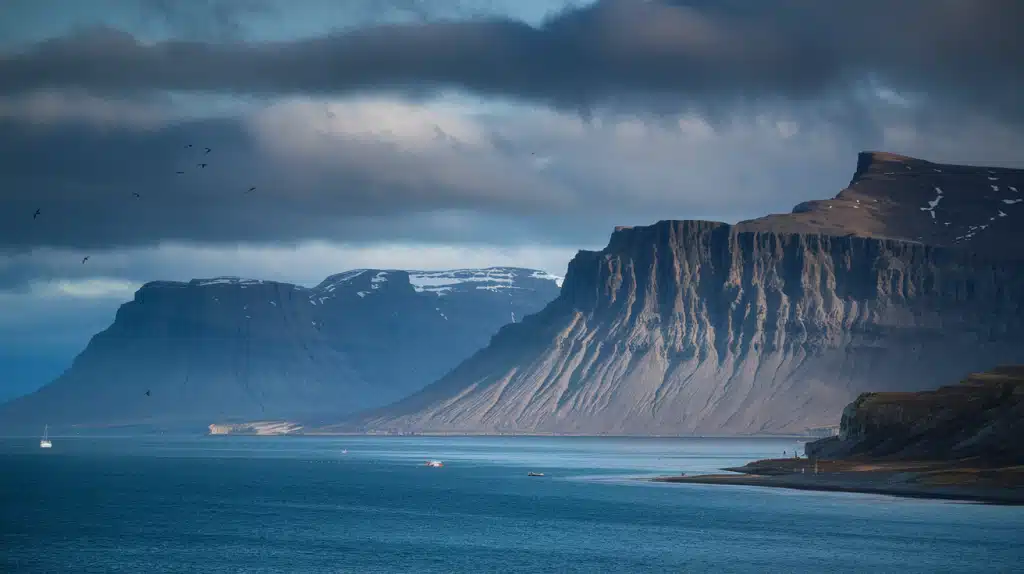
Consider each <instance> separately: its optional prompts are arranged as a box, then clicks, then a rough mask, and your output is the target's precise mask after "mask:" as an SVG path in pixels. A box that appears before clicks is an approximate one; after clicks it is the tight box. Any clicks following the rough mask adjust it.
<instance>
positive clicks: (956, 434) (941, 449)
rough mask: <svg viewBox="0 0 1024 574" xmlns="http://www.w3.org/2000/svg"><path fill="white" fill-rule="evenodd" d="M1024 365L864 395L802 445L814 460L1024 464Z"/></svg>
mask: <svg viewBox="0 0 1024 574" xmlns="http://www.w3.org/2000/svg"><path fill="white" fill-rule="evenodd" d="M1021 436H1024V366H1006V367H1000V368H997V369H994V370H992V371H989V372H984V373H977V374H972V375H970V376H969V377H967V378H966V379H965V380H964V381H963V382H961V383H960V384H959V385H954V386H948V387H942V388H940V389H938V390H935V391H926V392H920V393H864V394H862V395H861V396H860V397H858V398H857V400H855V401H854V402H852V403H850V405H849V406H847V407H846V409H844V410H843V417H842V423H841V426H840V435H839V436H838V437H830V438H826V439H822V440H818V441H815V442H811V443H808V444H807V447H806V452H807V455H808V456H810V457H814V458H849V457H870V458H873V459H881V460H952V459H963V458H972V457H979V459H980V460H982V461H984V462H986V463H990V464H997V465H999V464H1024V442H1022V441H1021V440H1020V438H1021Z"/></svg>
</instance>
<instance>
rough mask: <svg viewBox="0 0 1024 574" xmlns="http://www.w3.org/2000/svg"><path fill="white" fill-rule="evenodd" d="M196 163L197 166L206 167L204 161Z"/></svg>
mask: <svg viewBox="0 0 1024 574" xmlns="http://www.w3.org/2000/svg"><path fill="white" fill-rule="evenodd" d="M196 165H198V166H199V167H206V164H205V163H197V164H196Z"/></svg>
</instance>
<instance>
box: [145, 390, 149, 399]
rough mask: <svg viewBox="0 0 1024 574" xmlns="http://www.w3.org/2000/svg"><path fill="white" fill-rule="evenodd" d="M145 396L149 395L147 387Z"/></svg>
mask: <svg viewBox="0 0 1024 574" xmlns="http://www.w3.org/2000/svg"><path fill="white" fill-rule="evenodd" d="M146 396H147V397H148V396H149V390H148V389H147V390H146Z"/></svg>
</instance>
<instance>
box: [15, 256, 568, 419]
mask: <svg viewBox="0 0 1024 574" xmlns="http://www.w3.org/2000/svg"><path fill="white" fill-rule="evenodd" d="M561 281H562V280H561V278H560V277H557V276H554V275H551V274H549V273H545V272H543V271H537V270H533V269H522V268H512V267H494V268H487V269H460V270H452V271H402V270H387V269H359V270H353V271H347V272H345V273H339V274H336V275H331V276H330V277H328V278H327V279H325V280H324V281H323V282H321V283H320V284H319V285H317V286H316V287H313V288H305V287H300V286H296V285H291V284H287V283H280V282H275V281H265V280H259V279H243V278H237V277H215V278H210V279H194V280H192V281H188V282H176V281H153V282H149V283H146V284H145V285H143V286H142V287H141V288H140V289H139V290H138V291H137V292H136V294H135V297H134V299H133V300H132V301H130V302H128V303H125V304H124V305H122V306H121V307H120V309H119V310H118V312H117V315H116V317H115V319H114V322H113V324H112V325H111V326H110V327H108V328H107V329H106V330H104V331H103V332H101V333H99V334H97V335H96V336H94V337H93V338H92V340H91V341H90V342H89V344H88V346H87V347H86V349H85V350H84V351H83V352H82V353H81V354H80V355H79V356H78V357H76V359H75V361H74V363H73V365H72V366H71V368H70V369H68V370H67V371H66V372H65V373H64V374H63V375H62V376H60V377H58V378H57V379H56V380H55V381H53V382H52V383H50V384H48V385H46V386H44V387H43V388H42V389H40V390H38V391H37V392H35V393H32V394H30V395H28V396H25V397H21V398H19V399H15V400H14V401H11V402H9V403H7V404H4V405H0V428H24V427H25V426H26V425H27V426H31V425H41V424H43V423H48V424H50V425H51V428H52V429H59V428H60V427H61V426H62V425H64V426H67V425H83V426H107V425H132V424H151V425H167V426H170V427H174V426H176V425H181V424H185V425H191V426H195V427H196V428H199V429H205V428H206V427H207V426H208V425H209V424H210V423H214V422H225V423H229V422H232V421H246V420H263V419H268V418H281V419H300V420H305V419H308V418H314V419H315V418H316V417H319V416H332V417H336V416H339V415H340V414H343V413H346V412H352V411H355V410H358V409H362V408H368V407H373V406H377V405H381V404H385V403H387V402H390V401H394V400H397V399H399V398H401V397H403V396H405V395H407V394H409V393H411V392H413V391H415V390H418V389H419V388H421V387H422V386H423V385H426V384H427V383H429V382H431V381H433V380H436V379H437V378H440V377H441V376H443V375H444V374H445V373H446V372H447V371H448V370H449V369H451V368H452V367H454V366H455V365H457V364H458V363H459V361H461V360H462V359H464V358H466V357H468V356H470V355H471V354H472V353H473V352H475V351H477V350H478V349H480V348H482V347H484V346H485V345H486V344H487V342H488V341H489V339H490V337H491V336H492V335H494V334H495V333H496V332H497V330H498V329H499V328H500V327H501V326H502V325H504V324H506V323H511V322H515V321H519V320H521V319H522V317H524V316H526V315H529V314H531V313H534V312H536V311H538V310H540V309H541V308H543V307H544V305H545V304H547V303H548V302H549V301H551V300H552V299H554V298H555V297H556V296H557V294H558V291H559V285H560V284H561ZM146 391H149V392H150V394H149V395H146V394H145V393H146ZM197 425H198V426H197Z"/></svg>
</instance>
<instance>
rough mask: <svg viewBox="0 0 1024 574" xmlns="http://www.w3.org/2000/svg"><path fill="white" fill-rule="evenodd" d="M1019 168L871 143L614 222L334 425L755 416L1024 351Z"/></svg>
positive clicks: (910, 382)
mask: <svg viewBox="0 0 1024 574" xmlns="http://www.w3.org/2000/svg"><path fill="white" fill-rule="evenodd" d="M1021 189H1024V171H1022V170H1008V169H996V168H984V167H969V166H951V165H943V164H936V163H931V162H926V161H923V160H918V159H914V158H907V157H905V156H898V155H894V154H886V153H878V152H866V153H863V154H861V155H860V156H859V158H858V165H857V170H856V174H855V176H854V177H853V179H852V181H851V183H850V185H849V187H847V188H846V189H844V190H842V191H841V192H840V193H839V194H838V195H836V196H835V198H833V199H831V200H822V201H812V202H806V203H803V204H800V205H798V206H797V207H796V208H795V209H794V210H793V213H790V214H783V215H770V216H767V217H764V218H761V219H757V220H751V221H745V222H740V223H738V224H736V225H727V224H724V223H717V222H707V221H661V222H658V223H656V224H654V225H650V226H643V227H632V228H630V227H620V228H617V229H616V230H615V232H614V233H613V234H612V236H611V239H610V240H609V243H608V246H607V247H606V248H605V249H604V250H602V251H599V252H592V251H580V252H579V253H578V254H577V255H576V257H575V258H574V259H573V261H572V262H571V263H570V264H569V270H568V273H567V275H566V279H565V284H564V286H563V289H562V292H561V294H560V296H559V297H558V298H557V299H556V300H555V301H553V302H552V303H551V304H550V305H548V306H547V307H546V308H545V309H544V310H543V311H541V312H539V313H537V314H536V315H533V316H530V317H527V318H526V320H524V321H523V322H522V323H520V324H516V325H508V326H506V327H504V328H503V329H502V330H501V331H500V332H499V333H498V335H497V336H496V337H495V338H494V339H493V340H492V342H491V344H490V345H489V346H488V347H487V348H486V349H483V350H482V351H480V352H478V353H476V354H475V355H474V356H473V357H472V358H470V359H468V360H467V361H465V362H464V363H462V364H461V365H460V366H459V367H458V368H456V369H454V370H453V371H452V372H450V373H449V374H448V375H446V376H445V377H443V378H442V379H441V380H439V381H438V382H436V383H434V384H432V385H430V386H428V387H426V388H424V389H423V390H422V391H420V392H418V393H416V394H414V395H413V396H411V397H409V398H407V399H404V400H402V401H400V402H398V403H396V404H393V405H389V406H387V407H383V408H381V409H377V410H375V411H372V412H369V413H364V414H362V415H361V416H359V417H356V418H354V419H351V420H349V421H346V422H343V423H340V424H337V425H333V426H330V427H328V430H332V429H333V430H364V431H366V430H369V431H375V432H447V433H458V432H472V433H480V432H484V433H487V432H546V433H548V432H549V433H574V434H604V433H610V434H639V435H643V434H668V435H673V434H749V433H785V432H803V431H805V430H806V429H807V428H809V427H819V426H825V425H829V424H834V423H835V421H837V420H838V418H839V415H840V413H841V411H842V409H843V408H844V407H845V405H846V404H847V403H849V402H850V401H851V400H853V399H854V398H855V397H856V396H857V395H858V394H860V393H861V392H864V391H872V390H900V391H917V390H923V389H927V388H930V387H931V386H933V385H934V384H935V381H941V380H944V378H945V377H949V376H955V375H956V374H958V373H959V374H962V375H966V374H967V373H970V372H976V371H980V370H983V369H985V368H988V367H989V366H990V365H993V364H1000V363H1018V362H1022V361H1024V305H1022V301H1024V225H1021V222H1022V221H1024V194H1020V191H1019V190H1021Z"/></svg>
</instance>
